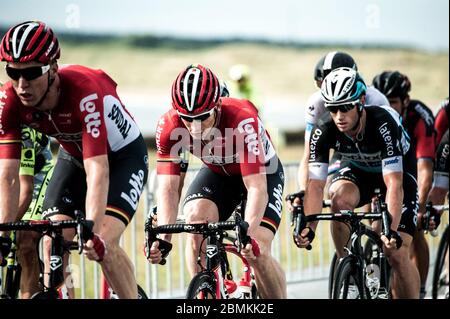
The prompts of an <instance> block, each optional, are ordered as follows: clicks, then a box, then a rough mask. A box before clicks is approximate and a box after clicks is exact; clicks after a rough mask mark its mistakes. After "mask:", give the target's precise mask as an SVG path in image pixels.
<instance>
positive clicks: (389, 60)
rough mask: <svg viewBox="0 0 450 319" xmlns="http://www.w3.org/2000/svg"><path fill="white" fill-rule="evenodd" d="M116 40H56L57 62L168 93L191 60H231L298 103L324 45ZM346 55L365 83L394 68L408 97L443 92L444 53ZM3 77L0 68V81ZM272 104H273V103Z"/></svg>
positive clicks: (222, 65) (431, 99)
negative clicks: (405, 81) (406, 80)
mask: <svg viewBox="0 0 450 319" xmlns="http://www.w3.org/2000/svg"><path fill="white" fill-rule="evenodd" d="M123 43H124V42H123V41H118V42H116V43H114V42H112V43H98V44H97V43H91V44H76V45H75V44H74V43H72V42H70V43H65V42H62V43H61V48H62V51H61V52H62V58H61V59H60V61H59V62H60V64H62V63H75V64H82V65H87V66H90V67H93V68H101V69H103V70H105V71H106V72H107V73H109V74H110V75H111V76H112V78H113V79H115V80H116V82H117V83H118V84H119V92H123V91H128V92H139V93H145V94H149V95H152V94H163V95H169V94H170V87H171V84H172V81H173V80H174V79H175V77H176V75H177V74H178V72H179V71H180V70H181V69H182V68H183V67H185V66H187V65H188V64H191V63H203V64H206V65H208V66H210V67H211V68H212V69H213V70H214V71H215V72H216V73H217V74H218V75H219V76H220V77H222V78H223V79H225V80H228V70H229V68H230V67H231V66H232V65H234V64H236V63H244V64H247V65H248V66H249V67H250V68H251V72H252V78H253V81H254V83H255V86H256V87H257V88H258V89H259V91H260V92H262V95H263V98H271V99H273V98H283V99H291V100H292V101H293V102H294V104H295V103H296V104H300V105H301V103H304V102H305V101H306V98H307V97H308V96H309V95H310V94H311V93H312V92H314V91H315V90H316V87H315V84H314V83H313V69H314V66H315V65H316V62H317V61H318V59H319V58H320V57H321V56H323V55H324V54H325V53H326V52H328V51H331V49H327V48H317V49H314V48H305V49H300V48H286V47H277V46H270V45H261V44H224V45H217V46H212V47H207V48H201V49H196V50H193V49H190V50H181V49H179V50H174V49H169V48H141V47H133V46H128V45H124V44H123ZM335 49H336V50H343V51H346V52H348V53H350V54H351V55H352V56H353V57H354V58H355V60H356V61H357V63H358V67H359V70H360V72H361V74H362V75H363V77H364V78H365V80H366V82H368V83H371V81H372V78H373V77H374V76H375V75H376V74H377V73H379V72H381V71H383V70H389V69H398V70H400V71H401V72H404V73H405V74H407V75H408V76H409V77H410V79H411V82H412V91H411V96H412V97H413V98H417V99H420V100H423V102H424V103H426V104H428V105H429V106H432V107H433V106H435V105H437V104H438V102H439V101H440V100H441V99H443V98H445V97H446V96H448V87H449V77H448V67H449V60H448V52H444V53H428V52H425V51H413V50H405V49H358V48H335ZM6 80H7V78H6V75H5V73H4V72H0V81H3V82H5V81H6ZM274 107H275V106H274Z"/></svg>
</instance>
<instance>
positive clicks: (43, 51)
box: [0, 21, 60, 64]
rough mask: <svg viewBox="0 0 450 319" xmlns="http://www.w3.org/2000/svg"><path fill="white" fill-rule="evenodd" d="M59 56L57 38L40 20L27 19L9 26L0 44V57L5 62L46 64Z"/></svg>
mask: <svg viewBox="0 0 450 319" xmlns="http://www.w3.org/2000/svg"><path fill="white" fill-rule="evenodd" d="M59 56H60V48H59V43H58V39H57V38H56V36H55V34H54V33H53V31H52V29H50V28H49V27H48V26H46V25H45V23H43V22H40V21H27V22H23V23H20V24H18V25H16V26H14V27H12V28H10V29H9V30H8V32H6V34H5V36H4V37H3V39H2V42H1V44H0V57H1V60H2V61H6V62H29V61H36V62H41V63H44V64H48V62H50V61H52V60H56V59H58V58H59Z"/></svg>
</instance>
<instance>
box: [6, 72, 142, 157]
mask: <svg viewBox="0 0 450 319" xmlns="http://www.w3.org/2000/svg"><path fill="white" fill-rule="evenodd" d="M58 75H59V78H60V87H59V92H60V96H59V102H58V105H57V106H56V107H55V108H54V109H52V110H50V111H45V112H44V111H39V110H37V109H35V108H33V107H26V106H24V105H23V104H22V103H21V102H20V99H19V97H18V96H17V95H16V93H15V91H14V88H13V87H12V83H11V82H8V83H7V84H6V85H4V86H3V87H2V89H1V90H0V158H17V159H18V158H20V146H21V144H20V142H21V135H20V125H21V124H25V125H28V126H30V127H32V128H34V129H36V130H37V131H39V132H42V133H44V134H47V135H49V136H52V137H54V138H56V139H57V140H58V142H59V143H60V144H61V146H62V147H63V148H64V149H65V150H66V151H67V152H68V153H70V154H71V155H72V156H75V157H78V158H81V157H82V158H89V157H93V156H97V155H104V154H108V153H110V152H116V151H118V150H120V149H122V148H123V147H125V146H126V145H128V144H130V143H131V142H133V141H134V140H135V139H136V138H137V137H139V136H140V134H141V133H140V131H139V128H138V127H137V125H136V123H135V122H134V120H133V118H132V116H131V115H130V114H129V113H128V111H127V110H126V109H125V107H124V106H123V105H122V102H121V101H120V99H119V97H118V95H117V92H116V87H117V84H116V83H115V82H114V81H113V80H112V79H111V78H110V77H109V76H108V75H107V74H106V73H104V72H103V71H102V70H93V69H89V68H87V67H84V66H80V65H67V66H61V67H60V68H59V70H58Z"/></svg>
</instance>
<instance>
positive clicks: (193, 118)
mask: <svg viewBox="0 0 450 319" xmlns="http://www.w3.org/2000/svg"><path fill="white" fill-rule="evenodd" d="M213 112H214V109H211V111H208V112H206V113H203V114H200V115H197V116H190V115H184V114H180V113H178V116H179V117H180V118H181V119H183V120H185V121H186V122H193V121H204V120H206V119H208V118H209V117H210V116H211V114H213Z"/></svg>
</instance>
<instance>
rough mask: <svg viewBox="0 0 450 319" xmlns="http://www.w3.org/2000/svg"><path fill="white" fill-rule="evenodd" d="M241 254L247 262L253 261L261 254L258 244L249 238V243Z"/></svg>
mask: <svg viewBox="0 0 450 319" xmlns="http://www.w3.org/2000/svg"><path fill="white" fill-rule="evenodd" d="M241 254H242V256H243V257H244V258H245V259H247V260H255V259H256V258H257V257H259V255H260V254H261V251H260V249H259V244H258V242H257V241H256V240H255V239H254V238H251V240H250V242H249V243H247V244H246V245H245V246H244V247H243V248H242V249H241Z"/></svg>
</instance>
